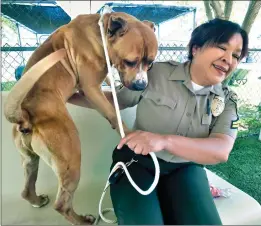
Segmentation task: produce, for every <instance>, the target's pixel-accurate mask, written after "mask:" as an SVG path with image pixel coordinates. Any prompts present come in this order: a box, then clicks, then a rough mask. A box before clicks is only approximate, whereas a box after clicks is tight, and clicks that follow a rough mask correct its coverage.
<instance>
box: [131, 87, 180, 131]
mask: <svg viewBox="0 0 261 226" xmlns="http://www.w3.org/2000/svg"><path fill="white" fill-rule="evenodd" d="M176 109H177V101H176V100H175V99H172V98H170V97H168V96H166V95H164V93H159V92H155V91H147V92H145V93H143V94H142V100H141V101H140V103H139V105H138V108H137V117H136V123H137V126H138V127H139V129H141V130H147V131H150V132H156V133H173V132H174V131H175V129H176V126H177V125H176V124H177V120H176V116H175V115H176Z"/></svg>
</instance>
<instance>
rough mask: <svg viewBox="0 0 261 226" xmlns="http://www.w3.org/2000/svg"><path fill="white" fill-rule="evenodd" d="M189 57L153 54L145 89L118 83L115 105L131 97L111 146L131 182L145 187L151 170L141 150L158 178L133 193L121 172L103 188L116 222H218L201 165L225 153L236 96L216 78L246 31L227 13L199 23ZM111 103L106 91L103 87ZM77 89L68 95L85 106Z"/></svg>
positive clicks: (228, 67) (237, 54) (241, 46)
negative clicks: (129, 113) (129, 128)
mask: <svg viewBox="0 0 261 226" xmlns="http://www.w3.org/2000/svg"><path fill="white" fill-rule="evenodd" d="M188 47H189V53H188V61H187V62H185V63H178V62H174V61H166V62H155V63H154V64H153V65H152V67H151V69H150V70H149V71H148V79H149V83H148V86H147V88H146V89H145V90H144V91H131V90H129V89H127V88H125V87H122V88H120V89H118V91H117V97H118V102H119V104H120V106H121V109H123V108H127V107H133V106H135V105H137V112H136V121H135V125H134V132H132V133H130V134H128V135H126V136H125V137H124V138H123V139H121V141H120V143H119V145H118V146H117V148H115V150H114V151H113V162H112V165H111V168H112V167H113V166H114V165H115V164H116V163H117V162H119V161H123V162H127V161H130V159H131V158H133V157H134V155H135V159H136V160H138V161H137V162H135V163H133V164H131V165H130V166H129V167H128V170H129V173H130V175H131V177H132V179H133V180H134V181H135V183H136V184H137V185H138V186H139V187H140V188H141V189H142V190H147V189H148V188H149V187H150V186H151V184H152V182H153V180H154V175H155V172H154V171H155V169H154V163H153V161H152V159H151V157H150V155H148V153H150V152H154V153H155V154H156V156H157V158H158V160H159V164H160V179H159V183H158V185H157V187H156V189H155V190H154V191H153V192H152V193H151V194H149V195H146V196H143V195H141V194H140V193H138V192H137V191H136V190H135V189H134V188H133V187H132V185H131V184H130V183H129V181H128V179H127V177H126V175H125V174H124V175H123V176H122V177H121V178H120V180H119V181H118V182H117V183H115V184H111V186H110V194H111V199H112V203H113V207H114V211H115V214H116V216H117V219H118V223H119V224H120V225H123V224H128V225H140V224H147V225H152V224H157V225H163V224H171V225H175V224H178V225H181V224H185V225H201V224H205V225H213V224H215V225H221V224H222V222H221V219H220V217H219V214H218V211H217V209H216V206H215V203H214V201H213V197H212V195H211V192H210V188H209V183H208V179H207V175H206V172H205V170H204V166H205V165H208V164H218V163H221V162H226V161H227V160H228V157H229V154H230V151H231V150H232V147H233V145H234V141H235V139H236V136H237V121H238V114H237V96H236V94H235V93H234V92H232V91H231V90H229V89H228V87H226V86H223V85H222V82H223V81H224V79H226V78H227V76H228V75H229V74H231V72H233V70H235V69H236V67H237V65H238V64H239V62H240V60H242V58H244V57H245V56H246V54H247V51H248V36H247V33H246V32H245V31H244V30H243V29H241V27H240V26H239V25H238V24H236V23H233V22H231V21H226V20H221V19H214V20H211V21H209V22H206V23H204V24H202V25H200V26H198V27H197V28H196V29H195V30H194V31H193V32H192V35H191V40H190V42H189V45H188ZM105 94H106V96H107V98H108V99H109V100H110V101H111V102H112V103H113V98H112V94H111V93H110V92H106V93H105ZM80 99H81V97H80V96H79V95H78V96H77V95H75V96H73V97H72V98H71V99H70V100H69V102H70V103H73V104H77V105H81V106H85V107H90V105H89V104H88V102H87V101H84V100H82V101H81V100H80Z"/></svg>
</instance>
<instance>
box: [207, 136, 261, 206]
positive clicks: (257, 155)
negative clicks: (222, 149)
mask: <svg viewBox="0 0 261 226" xmlns="http://www.w3.org/2000/svg"><path fill="white" fill-rule="evenodd" d="M206 168H208V169H209V170H211V171H213V172H215V173H216V174H217V175H219V176H220V177H221V178H223V179H225V180H227V181H228V182H230V183H231V184H233V185H234V186H236V187H238V188H239V189H241V190H242V191H244V192H246V193H247V194H249V195H250V196H252V197H253V198H254V199H256V200H257V201H258V202H259V203H260V204H261V189H260V188H261V173H260V172H261V141H259V140H258V138H257V137H247V138H238V139H237V140H236V142H235V145H234V148H233V150H232V152H231V153H230V157H229V160H228V161H227V162H226V163H220V164H217V165H213V166H206Z"/></svg>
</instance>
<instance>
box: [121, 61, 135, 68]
mask: <svg viewBox="0 0 261 226" xmlns="http://www.w3.org/2000/svg"><path fill="white" fill-rule="evenodd" d="M123 62H124V64H126V65H127V66H128V67H135V66H136V65H137V63H138V62H137V61H129V60H124V61H123Z"/></svg>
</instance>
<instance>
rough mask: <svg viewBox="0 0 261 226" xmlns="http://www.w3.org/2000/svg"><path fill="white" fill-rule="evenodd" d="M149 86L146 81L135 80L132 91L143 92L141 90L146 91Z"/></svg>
mask: <svg viewBox="0 0 261 226" xmlns="http://www.w3.org/2000/svg"><path fill="white" fill-rule="evenodd" d="M147 85H148V83H147V82H146V81H145V80H143V79H139V80H135V81H134V82H133V83H132V84H131V89H132V90H136V91H141V90H144V89H145V88H146V87H147Z"/></svg>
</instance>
